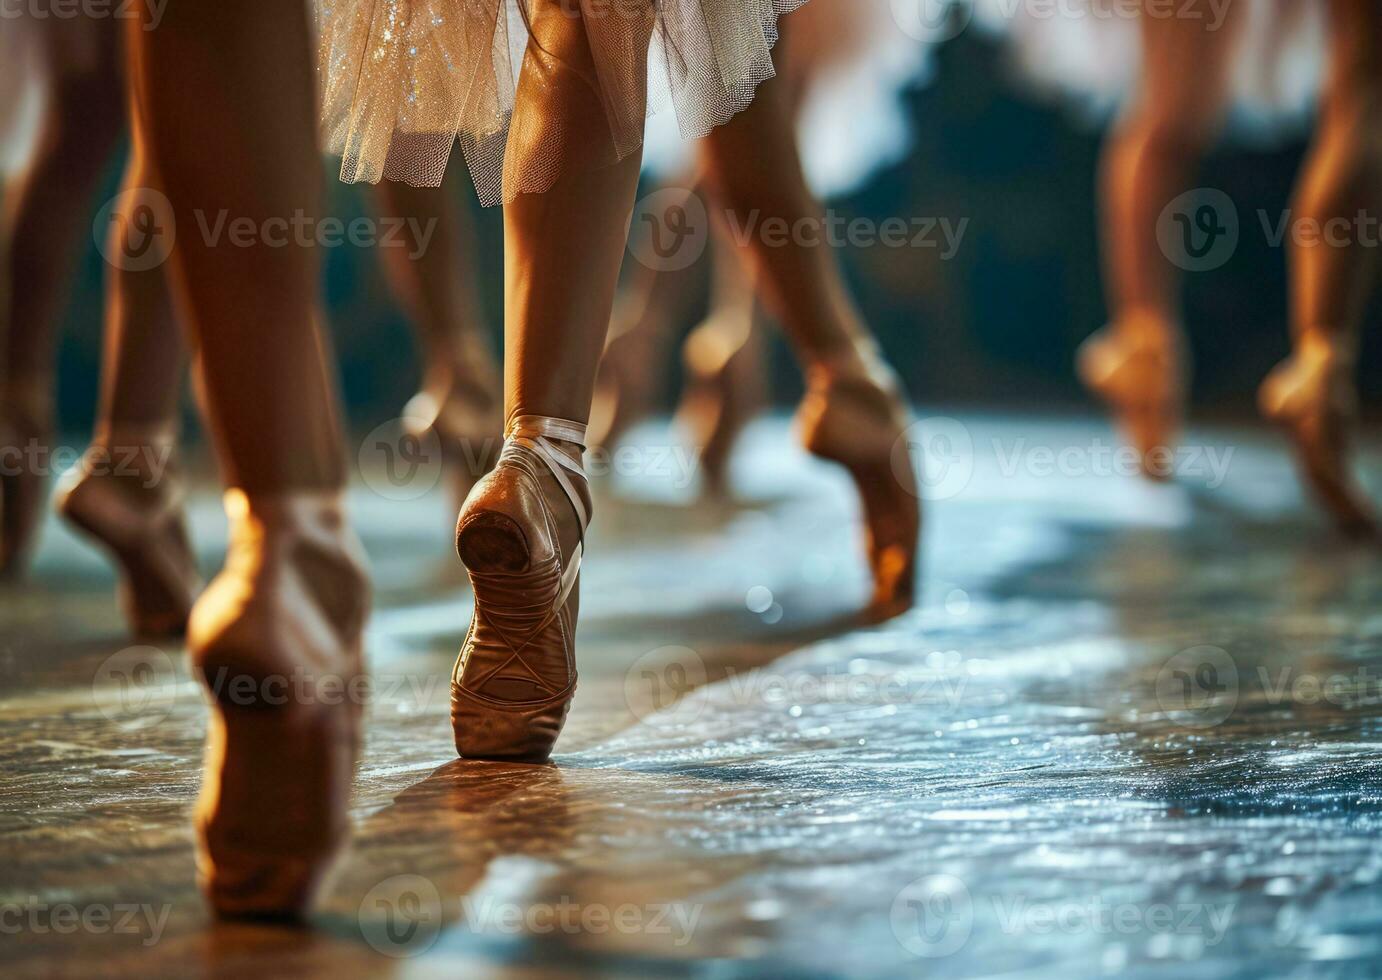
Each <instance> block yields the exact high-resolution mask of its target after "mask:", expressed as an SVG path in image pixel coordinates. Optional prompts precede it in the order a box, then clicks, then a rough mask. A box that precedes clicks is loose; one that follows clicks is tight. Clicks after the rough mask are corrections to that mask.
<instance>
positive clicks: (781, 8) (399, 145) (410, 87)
mask: <svg viewBox="0 0 1382 980" xmlns="http://www.w3.org/2000/svg"><path fill="white" fill-rule="evenodd" d="M804 2H805V0H317V20H318V29H319V38H320V40H319V44H320V49H319V59H318V71H319V74H320V83H321V85H320V87H321V93H322V128H323V139H324V143H325V146H326V148H327V150H328V151H329V152H331V153H334V154H336V155H339V156H340V157H341V160H342V163H341V179H342V180H345V181H347V182H358V181H367V182H371V183H372V182H375V181H378V180H379V179H381V178H387V179H390V180H402V181H405V182H407V183H410V184H414V185H417V186H436V185H438V184H440V183H441V179H442V174H443V172H444V171H445V169H446V163H447V159H448V158H449V156H450V154H451V152H452V150H453V149H454V147H455V145H456V143H458V142H459V143H460V145H461V148H462V150H463V152H464V153H465V157H466V162H467V164H468V165H469V168H470V171H471V175H472V176H473V178H474V180H475V186H476V190H477V191H478V193H479V196H480V199H481V200H482V201H483V202H484V203H486V204H494V203H499V202H502V201H507V200H512V199H513V197H514V196H515V195H517V194H521V193H534V192H541V191H544V190H547V189H548V188H549V187H550V186H551V185H552V183H553V182H554V181H555V180H556V179H557V178H558V177H559V176H560V175H561V174H562V173H563V172H564V171H565V170H567V169H569V168H570V167H571V166H574V165H576V164H573V163H572V162H571V161H572V160H573V159H574V158H576V157H577V156H579V157H580V158H581V159H591V158H596V159H600V160H606V161H609V162H614V161H617V160H621V159H624V158H625V157H627V156H628V154H630V153H632V152H634V151H635V150H636V149H638V148H639V147H640V146H641V145H642V140H643V129H644V123H645V121H646V117H647V116H648V115H649V114H651V113H653V112H656V111H657V110H659V109H661V108H664V107H668V108H670V110H671V111H673V112H675V115H676V119H677V125H678V128H679V129H680V131H681V133H682V135H683V136H685V137H687V138H694V137H698V136H703V135H704V134H705V133H707V132H709V131H710V129H711V128H713V127H714V126H716V125H719V124H720V123H723V122H725V121H726V120H728V119H729V118H731V117H732V116H733V115H734V114H735V113H736V112H738V111H739V110H740V109H743V108H744V107H745V106H747V105H748V104H749V102H750V101H751V100H752V98H753V94H754V90H755V89H756V87H757V86H758V84H759V83H761V82H763V81H765V80H766V79H768V78H770V77H772V75H773V62H772V55H771V49H772V47H773V44H774V43H775V42H776V40H777V36H778V35H777V21H778V18H779V17H780V16H782V15H783V14H784V13H786V12H787V11H789V10H792V9H794V8H796V7H798V6H800V5H801V4H802V3H804ZM542 5H550V6H556V5H560V8H561V11H560V14H559V15H560V16H567V17H573V18H574V17H580V18H581V19H582V20H583V22H584V28H585V37H586V41H587V43H588V45H589V54H590V59H589V64H590V65H593V70H592V69H590V68H589V66H588V65H587V66H585V67H583V68H581V69H579V70H572V71H569V72H563V70H562V65H561V64H560V59H559V58H556V57H555V55H554V54H553V53H552V52H550V51H547V50H546V49H544V48H543V47H542V46H541V45H537V44H536V42H534V43H533V45H532V47H531V48H530V40H532V35H531V24H532V20H531V17H532V16H533V15H535V14H537V13H539V11H538V9H537V8H539V7H540V6H542ZM550 6H549V9H547V10H546V11H542V12H543V13H547V14H550V13H551V10H550ZM644 45H647V48H648V55H647V63H646V74H645V72H644V70H643V67H644V59H643V51H642V48H643V47H644ZM525 55H526V59H527V62H528V64H529V70H530V71H535V72H537V79H538V83H539V84H544V85H549V86H550V85H579V86H587V87H589V88H590V89H591V90H592V91H593V92H594V95H595V96H596V98H597V99H598V101H599V105H600V108H601V110H602V116H603V121H602V123H601V124H600V125H598V126H592V127H589V128H586V129H583V130H582V132H580V133H574V134H572V133H562V132H559V131H558V132H554V133H551V134H546V133H538V134H537V135H536V136H534V135H533V134H530V133H525V138H524V141H523V149H522V152H521V154H518V153H513V152H512V151H510V149H509V145H510V140H509V129H510V123H511V121H512V119H513V116H514V108H515V96H516V93H517V91H518V85H519V80H520V76H521V72H522V70H523V67H524V63H525ZM576 142H580V143H582V144H590V145H594V144H598V145H594V146H593V149H594V152H593V153H591V152H584V153H581V154H576V153H573V151H572V146H573V143H576ZM588 149H589V147H588Z"/></svg>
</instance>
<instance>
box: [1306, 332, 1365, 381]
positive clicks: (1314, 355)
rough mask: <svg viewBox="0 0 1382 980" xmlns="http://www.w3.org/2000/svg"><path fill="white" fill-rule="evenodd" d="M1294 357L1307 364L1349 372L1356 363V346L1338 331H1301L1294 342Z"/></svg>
mask: <svg viewBox="0 0 1382 980" xmlns="http://www.w3.org/2000/svg"><path fill="white" fill-rule="evenodd" d="M1294 353H1295V356H1296V357H1297V358H1299V359H1300V360H1301V361H1303V362H1305V363H1307V364H1316V365H1320V366H1322V367H1328V368H1330V369H1337V370H1341V371H1351V370H1352V369H1353V367H1354V365H1355V364H1356V363H1357V359H1358V351H1357V344H1356V343H1355V342H1353V341H1351V340H1350V339H1349V338H1348V337H1347V335H1346V334H1345V333H1344V332H1343V331H1340V330H1334V329H1329V328H1323V327H1312V328H1306V329H1302V330H1301V331H1299V333H1297V335H1296V340H1295V352H1294Z"/></svg>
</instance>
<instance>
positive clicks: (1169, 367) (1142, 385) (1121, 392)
mask: <svg viewBox="0 0 1382 980" xmlns="http://www.w3.org/2000/svg"><path fill="white" fill-rule="evenodd" d="M1137 316H1140V317H1143V318H1144V319H1145V320H1146V321H1147V323H1148V325H1149V329H1147V330H1145V331H1139V332H1137V333H1136V334H1133V333H1129V332H1128V331H1127V330H1124V329H1113V328H1110V329H1106V330H1101V331H1099V332H1098V333H1096V334H1094V336H1092V337H1090V338H1089V339H1088V340H1086V341H1085V342H1084V343H1083V344H1082V345H1081V346H1080V350H1079V355H1078V359H1077V362H1076V367H1077V371H1078V373H1079V376H1080V380H1081V381H1083V382H1084V384H1085V387H1087V388H1088V389H1089V390H1090V391H1092V392H1094V394H1096V395H1098V396H1099V397H1100V398H1101V399H1103V400H1104V402H1105V403H1106V404H1107V405H1108V407H1109V408H1110V409H1111V410H1112V412H1113V414H1114V417H1115V419H1116V421H1117V423H1118V427H1119V429H1120V430H1121V431H1122V433H1123V436H1124V438H1125V439H1126V440H1127V441H1128V444H1129V445H1131V446H1132V447H1133V448H1134V449H1135V450H1136V451H1137V456H1138V462H1139V466H1140V467H1141V470H1142V475H1143V476H1145V477H1146V478H1147V479H1149V480H1165V479H1168V478H1169V477H1170V475H1171V474H1170V473H1169V472H1168V471H1166V469H1165V467H1164V466H1163V465H1158V464H1156V463H1155V462H1153V459H1152V457H1153V454H1154V453H1155V454H1164V453H1166V452H1168V451H1169V449H1170V447H1171V445H1172V443H1173V442H1174V441H1175V438H1176V433H1177V431H1178V430H1179V428H1180V422H1181V418H1182V415H1183V414H1184V402H1185V376H1184V372H1185V368H1184V356H1183V354H1182V351H1181V345H1180V342H1179V331H1177V330H1175V329H1173V328H1169V327H1167V326H1166V325H1165V324H1163V323H1161V321H1160V320H1156V319H1155V318H1152V317H1150V316H1144V315H1142V314H1137Z"/></svg>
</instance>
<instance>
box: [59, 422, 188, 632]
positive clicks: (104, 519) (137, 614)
mask: <svg viewBox="0 0 1382 980" xmlns="http://www.w3.org/2000/svg"><path fill="white" fill-rule="evenodd" d="M176 442H177V434H176V432H175V431H174V430H172V429H167V428H164V429H125V430H119V431H110V432H106V433H104V434H102V435H101V436H99V437H98V438H97V439H96V441H94V442H93V443H92V445H91V447H90V448H88V449H87V451H86V454H85V455H83V456H82V459H81V462H79V463H78V464H77V465H76V466H74V467H72V469H70V470H68V471H67V473H66V474H64V476H63V478H62V480H61V481H60V482H59V484H58V494H57V499H56V501H55V502H54V506H55V508H56V510H57V512H58V514H59V515H60V516H61V517H62V518H63V519H65V520H66V521H67V522H68V523H70V524H72V525H73V526H74V527H76V528H77V529H78V530H79V531H81V532H83V533H84V534H86V535H87V536H88V537H90V538H91V539H92V540H93V541H94V542H95V543H96V544H97V545H99V546H101V547H102V548H104V549H105V550H106V551H108V552H109V553H110V555H111V557H112V558H113V559H114V560H115V563H116V565H117V567H118V570H119V574H120V596H121V605H122V607H123V608H124V610H125V617H126V619H128V620H129V624H130V630H131V632H132V633H134V634H135V635H136V636H142V637H162V636H181V635H182V634H183V633H184V632H186V630H187V617H188V615H189V614H190V613H191V611H192V602H193V600H195V599H196V597H197V593H198V592H199V591H200V590H201V587H202V581H201V576H200V575H199V574H198V572H197V563H196V559H195V558H194V556H193V554H192V545H191V543H190V541H189V539H188V536H187V522H186V518H185V515H184V513H183V497H184V494H183V487H182V481H181V480H180V479H179V477H178V474H177V472H176V471H175V470H174V469H173V468H172V466H171V461H172V455H173V448H174V446H175V445H176Z"/></svg>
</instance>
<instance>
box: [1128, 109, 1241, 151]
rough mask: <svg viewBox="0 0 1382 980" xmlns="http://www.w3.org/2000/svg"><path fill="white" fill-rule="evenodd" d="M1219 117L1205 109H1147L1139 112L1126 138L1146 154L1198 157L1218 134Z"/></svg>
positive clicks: (1130, 121)
mask: <svg viewBox="0 0 1382 980" xmlns="http://www.w3.org/2000/svg"><path fill="white" fill-rule="evenodd" d="M1218 128H1219V113H1218V111H1217V110H1213V111H1211V110H1209V109H1206V108H1205V107H1204V106H1193V107H1192V106H1165V107H1162V106H1147V105H1144V106H1142V107H1140V108H1138V109H1136V110H1135V111H1134V112H1133V114H1132V115H1131V116H1130V117H1129V119H1128V121H1127V123H1126V124H1125V128H1124V136H1125V138H1127V139H1128V140H1129V141H1130V142H1132V143H1133V144H1135V145H1136V146H1137V147H1138V149H1139V150H1140V151H1142V152H1144V153H1150V154H1155V155H1158V156H1184V157H1198V156H1201V155H1203V154H1204V153H1205V152H1206V151H1207V150H1208V149H1209V146H1210V144H1212V143H1213V142H1214V138H1215V136H1216V135H1217V133H1218Z"/></svg>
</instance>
